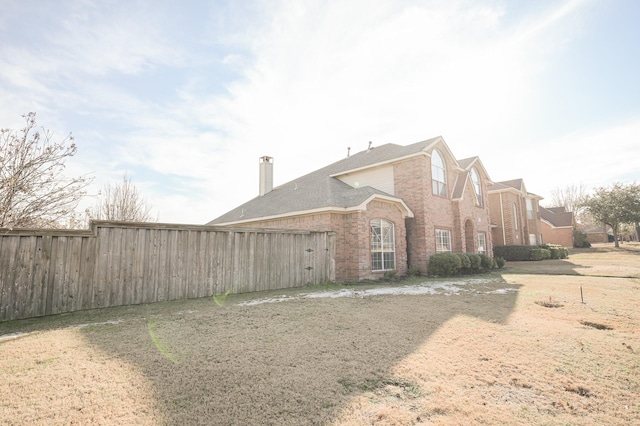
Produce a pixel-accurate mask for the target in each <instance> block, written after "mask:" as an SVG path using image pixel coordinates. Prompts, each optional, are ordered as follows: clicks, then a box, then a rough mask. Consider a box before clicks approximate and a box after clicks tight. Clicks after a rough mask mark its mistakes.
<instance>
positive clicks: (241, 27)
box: [0, 0, 640, 223]
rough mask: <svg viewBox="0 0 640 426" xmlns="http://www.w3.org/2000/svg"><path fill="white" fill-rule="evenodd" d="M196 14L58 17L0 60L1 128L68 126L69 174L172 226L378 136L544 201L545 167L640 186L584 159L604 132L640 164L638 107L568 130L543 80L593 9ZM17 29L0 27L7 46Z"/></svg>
mask: <svg viewBox="0 0 640 426" xmlns="http://www.w3.org/2000/svg"><path fill="white" fill-rule="evenodd" d="M188 3H189V5H188V6H189V7H185V8H178V7H175V6H174V7H173V8H169V6H167V5H164V4H162V3H150V2H134V3H125V2H112V3H105V4H102V3H99V4H97V5H95V4H93V3H85V2H73V1H69V2H62V3H61V4H60V5H58V6H56V8H52V7H51V6H49V7H50V8H51V10H47V11H46V12H47V13H50V14H51V15H52V16H53V18H52V19H51V22H52V25H50V28H48V31H46V34H45V31H44V30H42V29H40V31H41V32H40V33H38V31H37V29H34V32H32V33H30V34H29V37H28V40H26V41H25V40H21V39H19V38H16V39H13V38H11V39H10V40H9V43H5V45H4V46H1V47H0V95H2V96H3V98H4V99H8V100H11V102H10V104H11V106H9V104H4V105H3V106H2V108H1V109H0V118H2V119H3V120H11V119H15V118H19V114H21V113H23V112H26V111H30V110H36V111H38V113H39V119H40V120H41V124H43V125H45V126H50V125H51V123H53V126H54V127H56V129H60V130H61V131H62V132H68V131H71V130H72V131H73V132H74V134H75V135H76V137H77V143H78V145H79V147H80V150H79V154H78V159H79V163H81V164H75V165H74V166H73V168H72V169H73V170H74V171H75V170H78V171H79V170H85V171H90V172H93V173H95V174H96V184H97V185H98V184H99V183H104V182H106V181H113V180H114V178H115V179H118V178H119V176H121V174H122V172H123V171H124V170H127V171H128V173H129V175H130V176H131V177H132V179H133V181H134V183H136V184H140V185H142V186H143V187H144V190H145V195H146V196H147V198H148V200H149V202H150V203H151V204H153V205H154V206H156V208H157V209H158V210H159V212H160V220H162V221H171V222H187V223H204V222H207V221H208V220H211V219H213V218H214V217H216V216H218V215H220V214H222V213H224V212H225V211H227V210H229V209H231V208H233V207H235V206H236V205H238V204H240V203H242V202H244V201H246V200H248V199H250V198H252V197H254V196H255V195H257V187H258V183H257V175H258V173H257V169H258V158H259V157H260V156H262V155H271V156H273V157H275V180H276V182H275V183H276V185H277V184H281V183H284V182H285V181H288V180H290V179H293V178H295V177H297V176H299V175H302V174H305V173H307V172H309V171H311V170H314V169H316V168H319V167H322V166H324V165H326V164H328V163H331V162H334V161H337V160H338V159H340V158H342V157H343V156H344V155H346V149H347V147H349V146H350V147H351V148H352V152H357V151H359V150H362V149H365V148H366V146H367V144H368V141H370V140H371V141H373V143H374V144H376V145H380V144H383V143H387V142H392V143H396V144H400V145H406V144H410V143H413V142H417V141H419V140H424V139H427V138H430V137H434V136H437V135H442V136H443V137H444V138H445V140H446V141H447V143H448V144H449V146H450V147H451V149H452V151H453V152H454V154H455V155H456V156H458V157H459V158H464V157H467V156H473V155H479V156H480V157H481V159H482V161H483V163H484V164H485V166H487V169H488V171H489V174H490V175H491V177H492V178H493V179H495V180H506V179H512V178H517V177H522V178H524V179H525V182H527V187H528V189H529V190H531V191H532V192H536V193H540V194H541V195H544V194H545V192H547V193H548V192H549V191H550V190H551V189H553V188H554V187H555V186H558V185H562V183H563V182H558V181H557V178H549V179H547V178H546V177H544V176H545V172H542V171H543V170H545V171H546V170H547V169H552V170H557V169H558V168H559V167H563V166H564V167H566V166H567V164H569V165H570V173H567V176H566V179H570V178H575V180H572V181H567V182H566V184H570V183H573V182H576V181H581V180H583V181H584V180H586V178H587V177H595V176H598V177H599V179H601V180H602V183H606V182H607V181H609V180H611V179H613V178H614V177H615V176H620V177H627V178H632V179H633V178H635V176H636V175H637V174H638V173H637V169H633V167H632V166H629V167H626V168H624V170H625V172H624V173H622V174H619V173H618V171H619V170H621V168H618V169H616V171H612V172H611V173H606V172H605V173H602V174H597V173H589V174H586V172H585V170H584V166H582V165H581V164H579V163H580V162H581V161H578V160H576V158H575V157H578V156H577V155H576V154H575V153H576V152H582V153H584V157H585V158H588V160H582V163H584V161H593V160H600V159H601V158H602V155H601V154H599V153H598V152H597V149H594V148H589V147H585V149H584V150H582V151H580V149H581V146H582V145H581V144H582V143H584V142H585V141H589V143H595V141H596V138H597V137H598V136H599V137H601V138H603V137H604V138H606V137H607V136H609V141H608V147H609V148H614V147H613V146H612V145H615V148H614V149H612V151H613V152H612V153H611V155H610V156H609V157H608V159H607V160H608V161H609V162H610V163H614V164H615V163H618V162H619V160H622V161H624V160H625V158H629V154H630V153H639V152H638V148H637V145H639V144H634V143H633V142H629V141H634V140H637V139H633V138H634V137H635V135H634V134H633V132H636V131H637V129H638V124H639V123H640V108H636V109H635V110H633V111H629V112H628V114H627V115H626V116H623V117H602V120H601V121H600V122H593V121H590V122H585V123H584V124H583V126H584V127H582V128H575V129H574V130H572V131H567V130H566V129H565V128H562V124H563V123H556V122H555V117H549V116H546V115H545V114H547V111H545V108H546V106H545V105H546V104H548V103H549V102H553V99H550V98H548V94H546V93H545V92H544V87H543V86H542V85H543V84H544V83H545V81H547V79H548V78H549V75H550V73H551V72H553V71H554V66H555V64H557V61H558V59H559V58H561V57H563V56H565V55H566V54H567V52H571V50H572V46H573V45H574V44H576V43H579V41H580V39H581V37H583V35H584V33H585V32H586V31H588V30H589V25H587V24H588V23H589V22H590V21H593V20H595V19H597V16H594V11H593V6H592V2H589V1H567V2H543V3H542V4H537V5H536V7H535V8H533V7H531V8H530V9H529V10H514V9H513V3H511V2H499V1H486V2H466V1H455V2H431V1H426V2H406V3H405V2H397V1H382V0H380V1H370V2H314V1H304V2H293V3H292V2H284V1H281V2H245V3H243V4H242V5H237V4H235V3H228V2H214V3H204V2H188ZM8 4H9V5H10V6H14V7H15V8H14V9H13V10H17V9H20V8H19V7H17V6H16V5H17V4H18V3H17V2H9V3H8ZM10 9H11V8H10ZM186 9H189V10H188V11H187V10H186ZM24 13H25V12H24V10H23V11H22V12H20V11H19V10H18V11H17V12H15V15H16V16H18V15H21V14H24ZM44 14H45V13H44V11H42V13H41V15H44ZM7 25H8V24H7V20H2V19H1V18H0V35H2V36H3V37H4V38H7V33H6V32H3V28H7ZM33 25H36V24H33ZM38 34H40V35H38ZM636 87H637V86H636ZM6 126H7V125H6V124H5V123H4V122H3V123H2V127H6ZM564 126H565V127H566V123H565V124H564ZM556 127H558V128H559V130H554V129H555V128H556ZM635 134H637V133H635ZM613 135H615V140H614V141H612V140H611V136H613ZM589 146H591V145H589ZM83 152H84V153H83ZM550 152H551V153H553V155H551V156H549V155H548V154H549V153H550ZM525 153H526V155H527V156H528V157H527V158H528V160H529V161H528V162H525V163H519V162H518V161H514V160H515V159H517V158H521V157H523V154H525ZM539 153H545V154H547V155H546V156H545V157H543V156H542V154H539ZM571 155H573V157H574V158H572V159H571V160H569V159H568V158H567V157H568V156H571ZM505 159H506V161H505ZM639 177H640V176H639ZM566 179H565V180H566ZM595 183H597V182H594V184H595Z"/></svg>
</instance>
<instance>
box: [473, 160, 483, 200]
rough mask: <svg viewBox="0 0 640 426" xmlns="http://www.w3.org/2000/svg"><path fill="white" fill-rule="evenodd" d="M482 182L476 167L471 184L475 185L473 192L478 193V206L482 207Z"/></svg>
mask: <svg viewBox="0 0 640 426" xmlns="http://www.w3.org/2000/svg"><path fill="white" fill-rule="evenodd" d="M480 182H481V181H480V175H479V174H478V170H476V168H475V167H474V168H473V169H471V183H472V185H473V191H474V192H475V193H476V205H477V206H479V207H482V205H483V204H482V202H483V200H482V185H481V184H480Z"/></svg>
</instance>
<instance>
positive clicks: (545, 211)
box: [540, 206, 576, 247]
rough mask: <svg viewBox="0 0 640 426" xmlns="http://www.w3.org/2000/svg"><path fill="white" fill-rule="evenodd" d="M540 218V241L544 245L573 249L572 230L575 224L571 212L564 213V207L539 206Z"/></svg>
mask: <svg viewBox="0 0 640 426" xmlns="http://www.w3.org/2000/svg"><path fill="white" fill-rule="evenodd" d="M540 218H541V219H542V239H543V241H544V242H545V243H546V244H560V245H561V246H564V247H573V229H574V227H575V224H576V223H575V219H574V217H573V212H568V211H566V209H565V208H564V207H549V208H545V207H542V206H540Z"/></svg>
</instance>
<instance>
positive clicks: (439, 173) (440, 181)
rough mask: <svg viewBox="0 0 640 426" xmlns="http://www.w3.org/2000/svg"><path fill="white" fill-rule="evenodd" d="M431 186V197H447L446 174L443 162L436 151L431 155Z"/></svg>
mask: <svg viewBox="0 0 640 426" xmlns="http://www.w3.org/2000/svg"><path fill="white" fill-rule="evenodd" d="M431 185H432V190H433V195H439V196H441V197H446V196H447V174H446V169H445V168H444V161H442V157H441V156H440V153H439V152H438V151H437V150H435V149H434V150H433V153H432V154H431Z"/></svg>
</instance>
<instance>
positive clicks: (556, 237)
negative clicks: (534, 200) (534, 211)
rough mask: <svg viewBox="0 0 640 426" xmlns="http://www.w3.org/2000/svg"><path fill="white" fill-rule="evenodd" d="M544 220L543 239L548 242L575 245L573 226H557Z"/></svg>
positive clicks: (565, 245) (567, 245)
mask: <svg viewBox="0 0 640 426" xmlns="http://www.w3.org/2000/svg"><path fill="white" fill-rule="evenodd" d="M541 222H542V239H543V242H544V243H546V244H560V245H562V246H564V247H573V228H572V227H561V228H555V227H553V226H551V225H549V224H548V223H547V222H544V221H541Z"/></svg>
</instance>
